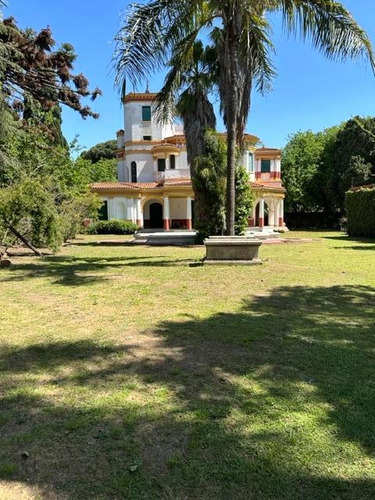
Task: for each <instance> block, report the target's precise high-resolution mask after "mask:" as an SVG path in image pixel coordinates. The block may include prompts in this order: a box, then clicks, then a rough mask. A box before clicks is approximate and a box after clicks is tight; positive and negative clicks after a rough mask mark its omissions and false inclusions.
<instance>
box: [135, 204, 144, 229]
mask: <svg viewBox="0 0 375 500" xmlns="http://www.w3.org/2000/svg"><path fill="white" fill-rule="evenodd" d="M136 205H137V226H139V227H142V228H143V213H142V205H141V199H140V198H137V203H136Z"/></svg>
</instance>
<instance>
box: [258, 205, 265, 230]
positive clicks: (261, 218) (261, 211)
mask: <svg viewBox="0 0 375 500" xmlns="http://www.w3.org/2000/svg"><path fill="white" fill-rule="evenodd" d="M259 227H264V200H263V199H261V200H260V201H259Z"/></svg>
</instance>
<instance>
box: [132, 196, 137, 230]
mask: <svg viewBox="0 0 375 500" xmlns="http://www.w3.org/2000/svg"><path fill="white" fill-rule="evenodd" d="M131 216H132V222H133V223H134V224H136V223H137V199H136V198H132V203H131Z"/></svg>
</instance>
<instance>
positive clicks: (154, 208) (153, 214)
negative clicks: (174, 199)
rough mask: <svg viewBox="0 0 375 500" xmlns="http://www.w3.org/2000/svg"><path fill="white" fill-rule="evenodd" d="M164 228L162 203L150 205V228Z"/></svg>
mask: <svg viewBox="0 0 375 500" xmlns="http://www.w3.org/2000/svg"><path fill="white" fill-rule="evenodd" d="M162 227H163V207H162V205H161V204H160V203H151V205H150V228H151V229H161V228H162Z"/></svg>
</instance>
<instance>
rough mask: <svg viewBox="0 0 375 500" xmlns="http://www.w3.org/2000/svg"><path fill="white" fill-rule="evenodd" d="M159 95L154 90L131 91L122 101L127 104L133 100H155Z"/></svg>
mask: <svg viewBox="0 0 375 500" xmlns="http://www.w3.org/2000/svg"><path fill="white" fill-rule="evenodd" d="M157 95H158V94H156V93H153V92H141V93H139V92H129V94H126V95H125V96H124V97H123V98H122V102H123V103H124V104H125V103H126V102H131V101H154V100H155V99H156V96H157Z"/></svg>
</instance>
